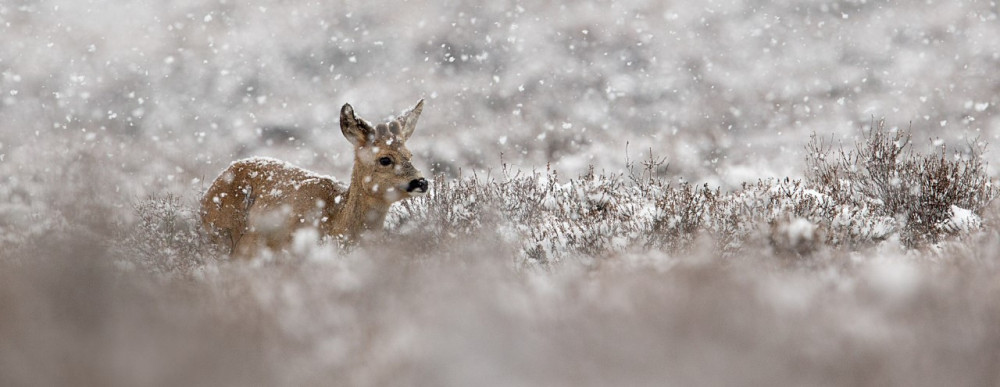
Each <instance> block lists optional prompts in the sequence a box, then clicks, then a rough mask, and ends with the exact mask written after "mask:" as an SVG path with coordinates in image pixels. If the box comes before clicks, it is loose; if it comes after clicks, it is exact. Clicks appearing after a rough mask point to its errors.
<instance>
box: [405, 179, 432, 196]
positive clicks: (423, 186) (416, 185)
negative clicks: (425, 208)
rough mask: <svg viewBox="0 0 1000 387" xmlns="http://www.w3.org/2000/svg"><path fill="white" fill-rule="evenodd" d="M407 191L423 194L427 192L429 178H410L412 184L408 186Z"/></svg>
mask: <svg viewBox="0 0 1000 387" xmlns="http://www.w3.org/2000/svg"><path fill="white" fill-rule="evenodd" d="M406 192H409V193H416V194H422V193H426V192H427V179H424V178H422V177H421V178H419V179H413V180H410V184H409V185H407V186H406Z"/></svg>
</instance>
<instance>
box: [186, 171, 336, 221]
mask: <svg viewBox="0 0 1000 387" xmlns="http://www.w3.org/2000/svg"><path fill="white" fill-rule="evenodd" d="M345 190H346V189H345V187H344V186H343V185H341V184H340V183H338V182H336V181H335V180H334V179H332V178H330V177H327V176H323V175H320V174H317V173H314V172H312V171H309V170H306V169H302V168H299V167H296V166H294V165H291V164H289V163H286V162H283V161H280V160H275V159H270V158H262V157H255V158H249V159H243V160H238V161H235V162H233V163H232V164H230V165H229V167H228V168H226V170H225V171H223V172H222V174H221V175H219V177H218V178H216V179H215V182H214V183H212V186H211V187H209V189H208V191H207V192H206V193H205V196H204V198H203V199H202V203H201V206H202V221H203V223H204V224H205V226H206V227H209V228H214V229H216V230H220V231H228V232H234V233H237V234H241V233H242V232H243V231H245V230H246V228H247V219H248V216H249V215H250V213H251V211H261V210H278V209H282V208H284V209H286V210H292V211H304V209H307V208H308V209H315V208H319V209H322V207H323V206H324V205H326V204H330V205H332V204H333V203H336V202H338V200H337V197H338V196H340V195H342V194H343V192H344V191H345ZM237 239H238V238H237Z"/></svg>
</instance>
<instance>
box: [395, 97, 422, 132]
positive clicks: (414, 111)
mask: <svg viewBox="0 0 1000 387" xmlns="http://www.w3.org/2000/svg"><path fill="white" fill-rule="evenodd" d="M423 110H424V100H423V99H421V100H420V101H419V102H417V105H416V106H414V107H413V108H411V109H410V110H407V111H405V112H403V115H402V117H401V121H403V130H402V132H401V133H400V135H401V136H402V137H403V141H406V140H407V139H409V138H410V135H412V134H413V129H416V128H417V118H420V112H421V111H423Z"/></svg>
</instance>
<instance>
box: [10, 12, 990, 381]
mask: <svg viewBox="0 0 1000 387" xmlns="http://www.w3.org/2000/svg"><path fill="white" fill-rule="evenodd" d="M13 3H16V4H13ZM13 3H11V2H7V3H0V36H2V37H3V41H4V44H2V45H0V269H2V270H0V299H2V300H8V301H11V302H12V304H11V305H13V309H11V313H4V314H3V315H2V316H0V342H11V343H13V344H14V345H13V346H7V347H4V348H0V359H30V360H31V361H29V362H24V361H22V362H13V363H11V362H0V385H8V384H9V385H68V384H79V383H80V380H77V379H76V378H75V376H79V375H80V374H85V375H90V376H93V377H94V378H96V380H101V381H103V382H105V383H106V384H120V385H142V384H149V383H148V382H149V380H179V381H181V382H182V383H183V382H184V381H190V380H188V379H186V378H195V379H198V380H201V381H207V383H209V384H234V385H246V384H253V383H261V382H262V381H266V383H268V384H279V385H310V384H316V381H318V380H322V381H329V380H338V381H339V380H343V381H344V382H343V383H345V384H351V385H386V384H390V385H391V384H417V385H564V384H579V385H643V384H648V385H662V384H669V385H691V384H716V385H733V384H741V383H745V382H746V380H754V381H760V384H801V385H816V384H827V385H830V384H832V385H837V384H857V375H866V376H870V377H871V380H891V381H893V382H896V383H894V384H903V385H917V384H930V385H942V384H956V385H961V384H982V380H976V379H975V378H976V377H977V375H992V374H994V373H995V371H994V370H992V369H991V368H989V367H990V366H992V365H991V364H985V363H984V362H982V361H979V360H977V359H986V358H989V356H991V354H992V352H991V351H993V350H995V349H994V348H990V347H989V346H988V345H986V346H984V345H983V344H982V343H996V342H998V338H997V336H996V329H995V327H996V326H997V322H998V316H997V315H996V308H995V307H994V306H993V304H991V303H990V302H989V301H990V300H991V299H992V298H990V297H988V296H989V295H990V294H994V293H995V291H996V285H995V284H996V283H998V282H997V278H998V275H997V271H996V268H997V267H1000V264H998V262H997V257H996V255H997V251H1000V250H998V249H997V248H996V247H997V243H996V235H995V234H996V230H993V229H992V227H993V225H991V223H994V222H993V220H992V219H995V216H996V214H995V212H996V210H995V209H993V207H995V206H993V207H987V208H972V206H968V205H966V204H963V203H956V205H951V206H950V208H949V211H950V213H948V214H946V215H945V218H946V219H944V220H943V221H941V222H940V223H939V224H936V225H933V226H935V227H937V230H940V232H941V240H940V241H936V242H935V243H934V244H933V245H931V246H930V247H927V248H926V249H916V250H909V249H908V248H907V247H906V246H903V243H902V242H901V239H900V235H901V233H902V232H903V231H904V230H905V228H906V227H907V226H908V225H907V224H906V223H905V222H906V221H905V218H903V217H900V218H896V217H894V216H887V215H885V214H884V213H882V212H880V211H879V206H880V205H884V203H881V202H879V201H877V200H872V201H871V202H866V204H859V205H855V204H850V205H845V204H843V203H836V201H835V200H834V198H833V197H832V196H831V195H830V194H828V193H825V192H826V191H822V190H820V189H818V188H816V187H812V186H809V185H807V184H799V183H798V179H800V178H802V177H803V176H804V175H805V173H806V172H807V171H806V168H807V165H806V164H805V163H804V162H803V161H802V160H804V159H805V157H804V156H805V154H806V153H807V150H805V149H804V145H805V144H806V143H807V142H808V141H809V135H810V134H812V133H817V134H818V135H819V136H821V137H823V138H829V139H830V141H831V143H832V144H834V145H835V146H836V145H845V147H846V148H847V149H850V144H852V143H853V142H854V141H855V140H856V139H859V138H863V136H864V134H865V133H867V132H866V131H865V130H863V128H864V127H867V126H869V125H871V122H872V121H873V120H877V119H879V118H882V117H885V118H886V119H887V121H888V122H889V124H890V126H896V127H899V128H906V129H909V130H911V131H912V132H913V138H914V144H915V147H917V146H919V147H926V148H935V149H940V147H946V148H947V149H949V150H952V149H955V150H959V151H960V152H959V153H961V152H964V151H965V150H966V149H967V148H968V141H969V139H973V138H978V139H981V141H984V142H989V143H992V144H994V146H995V144H996V143H997V141H996V139H997V138H1000V116H998V115H997V113H998V111H1000V110H998V109H997V106H998V103H1000V95H998V94H997V93H996V90H998V89H1000V77H998V75H997V72H996V68H997V61H998V58H1000V57H998V52H1000V50H998V47H997V44H998V42H1000V29H998V28H996V23H997V18H998V16H997V7H996V5H995V4H993V3H992V2H988V1H933V2H929V1H912V2H905V1H904V2H898V1H897V2H872V1H841V2H802V1H772V2H766V1H765V2H761V1H713V2H703V1H693V0H679V1H671V2H663V1H646V0H621V1H614V2H593V1H578V2H513V3H503V2H479V3H475V2H461V1H459V2H455V1H441V2H403V3H399V4H392V5H389V4H387V3H384V2H349V4H346V5H345V4H334V3H331V2H315V1H314V2H303V1H288V2H260V1H248V2H234V1H229V0H223V1H215V2H205V1H195V0H180V1H169V2H154V1H124V0H94V1H77V0H39V1H33V2H13ZM345 9H347V10H348V11H345ZM420 98H425V99H426V102H425V106H424V108H423V113H422V116H421V118H420V123H419V124H418V125H417V127H416V131H415V133H414V135H413V137H412V138H411V139H409V140H408V142H407V146H408V147H409V149H410V150H411V151H412V152H413V155H414V156H413V161H414V163H415V164H416V166H417V168H418V169H420V170H422V171H425V172H426V173H427V176H428V177H430V176H436V175H437V174H441V176H442V177H441V182H442V183H441V184H440V185H438V183H437V182H435V185H434V186H433V188H432V191H431V192H429V193H428V194H427V195H423V196H422V197H420V198H417V199H413V200H411V201H409V202H406V203H405V204H398V205H395V206H394V208H393V210H392V211H393V212H392V213H390V215H389V218H388V219H387V228H388V232H387V233H386V234H377V233H375V234H377V235H373V236H371V238H373V240H374V241H375V242H373V243H372V245H367V246H366V245H361V246H352V247H345V248H341V246H339V244H338V242H339V241H325V243H317V240H319V239H322V237H321V236H320V235H318V232H317V231H316V230H315V229H310V228H305V229H303V230H301V231H299V232H297V233H296V234H295V235H294V236H293V241H292V244H291V246H290V247H289V251H287V252H269V253H267V254H266V257H265V258H261V259H258V260H255V261H252V262H250V263H246V262H232V261H230V260H229V259H228V258H227V256H226V254H225V252H224V251H216V250H214V249H215V248H214V247H210V246H213V245H211V244H210V243H209V242H207V241H204V240H202V239H201V238H202V237H204V235H202V234H200V233H199V230H200V228H199V227H200V225H199V222H198V219H197V208H195V207H193V205H192V203H195V202H197V200H198V199H200V197H199V195H200V194H201V193H202V192H204V190H205V189H206V188H207V186H208V185H209V184H211V183H212V182H213V181H214V180H213V177H215V176H221V177H223V178H226V177H227V176H225V175H220V172H221V171H224V170H225V169H226V165H228V164H229V163H230V162H234V161H233V160H236V161H235V162H244V163H256V164H280V165H282V166H290V165H294V166H299V167H302V168H304V169H305V170H306V171H312V170H315V171H323V172H324V173H330V174H332V175H334V176H341V177H347V176H350V171H351V167H352V164H353V163H354V158H353V149H352V146H351V144H350V142H348V141H347V140H346V139H345V138H344V136H343V133H342V132H341V130H340V129H339V114H340V108H341V106H343V104H344V103H348V102H349V103H351V104H352V105H353V106H354V107H355V108H357V111H358V112H363V113H364V114H363V115H365V116H370V117H381V116H383V115H385V114H389V113H391V112H396V111H399V110H400V109H401V108H403V107H407V106H412V103H413V101H416V100H419V99H420ZM930 139H933V140H930ZM990 140H993V141H990ZM977 141H979V140H977ZM918 143H919V145H916V144H918ZM637 150H638V151H637ZM917 150H923V149H917ZM627 153H631V154H627ZM636 154H641V155H642V156H643V157H639V158H636V157H633V156H635V155H636ZM647 154H648V155H649V157H650V159H651V160H659V159H661V158H662V159H665V160H667V161H668V162H667V163H664V165H662V166H661V167H658V168H654V170H653V171H651V172H650V174H651V175H652V177H654V178H655V179H656V181H658V182H660V183H663V185H658V186H646V187H643V188H640V187H637V186H636V185H634V184H632V183H631V182H630V181H629V175H628V171H627V170H626V163H627V162H630V161H633V160H636V161H637V162H636V165H637V168H639V169H641V168H642V164H641V160H643V159H645V156H646V155H647ZM998 155H1000V152H996V151H995V150H991V151H989V152H987V153H986V154H985V155H984V157H985V161H987V162H990V163H992V164H991V165H997V164H998V161H1000V156H998ZM964 156H967V154H964ZM501 161H502V163H501ZM502 165H503V166H502ZM589 168H593V169H594V170H595V171H597V174H598V175H603V176H617V179H618V180H614V179H604V180H602V179H596V180H587V179H586V178H581V177H580V176H581V174H584V173H586V172H587V171H588V170H589ZM991 168H995V167H991ZM990 171H993V170H992V169H990ZM305 173H307V174H308V175H310V176H315V177H316V178H324V179H325V178H330V177H329V176H326V175H322V174H319V173H314V172H305ZM501 175H505V176H501ZM484 176H491V177H492V178H495V181H510V182H511V183H510V185H506V186H504V185H502V184H500V183H496V184H491V183H487V181H488V179H487V178H484ZM516 176H522V177H524V179H520V180H519V179H518V178H517V177H516ZM786 177H787V178H789V180H785V178H786ZM681 181H684V182H692V183H693V184H692V185H683V184H680V183H679V182H681ZM703 183H709V188H708V189H709V190H714V189H715V188H721V189H720V191H719V196H718V202H714V203H713V202H711V200H710V199H707V198H706V197H705V196H698V195H694V198H693V199H691V200H689V201H684V200H681V199H678V198H679V197H682V196H679V195H674V193H675V192H676V191H675V190H679V189H682V187H683V189H688V188H690V189H692V190H693V191H692V192H695V193H704V191H699V190H701V189H702V188H701V187H703V185H702V184H703ZM744 183H747V184H748V188H746V189H744V188H743V184H744ZM844 183H845V184H849V182H846V181H845V182H844ZM521 184H523V185H521ZM470 186H471V187H473V188H463V187H470ZM463 189H464V190H463ZM470 191H474V192H475V195H460V196H457V197H447V198H445V197H443V196H446V195H449V194H452V195H456V194H455V193H456V192H458V193H468V192H470ZM712 192H714V191H712ZM282 193H287V192H282ZM274 194H281V193H279V192H275V193H274ZM218 199H219V198H213V200H218ZM171 200H175V201H171ZM342 200H343V198H342V197H340V196H337V197H335V198H333V199H332V201H333V203H334V204H337V203H341V202H342ZM428 203H448V204H449V205H448V206H447V207H433V206H429V205H428ZM711 205H717V207H714V208H713V211H716V212H714V214H716V215H715V216H708V215H704V214H702V215H701V217H700V218H688V217H686V216H688V215H691V216H695V215H697V214H695V215H692V214H689V213H688V212H687V211H692V210H697V209H699V208H703V207H708V206H711ZM692 212H695V211H692ZM685 222H688V223H689V224H691V223H697V222H700V223H699V227H700V228H699V231H698V232H697V233H686V232H685V231H684V230H683V229H682V228H683V227H684V226H685ZM770 226H773V227H774V228H773V229H771V228H769V227H770ZM932 228H933V227H932ZM661 236H662V237H663V239H664V240H658V239H656V238H657V237H661ZM666 236H670V237H666ZM721 237H726V238H731V240H728V241H726V244H723V243H716V242H718V241H717V240H716V238H721ZM380 238H382V239H380ZM782 243H786V244H787V245H788V246H781V244H782ZM814 245H815V246H822V247H823V248H812V249H810V248H807V247H810V246H813V247H815V246H814ZM373 246H374V247H373ZM782 247H787V248H789V249H787V250H788V251H785V250H782ZM64 256H65V257H64ZM84 269H86V270H84ZM103 270H107V271H108V273H104V272H103ZM105 274H107V275H105ZM67 294H73V295H75V296H74V297H70V298H67V297H65V295H67ZM984 295H985V297H984ZM26 306H27V307H26ZM52 311H57V312H58V313H55V314H53V313H51V312H52ZM11 327H13V330H11V329H10V328H11ZM15 333H16V334H15ZM25 343H29V344H30V343H35V344H32V345H26V344H25ZM37 343H42V344H37ZM136 343H140V344H143V345H136ZM10 348H13V349H15V351H14V352H10ZM664 348H669V351H664ZM428 349H433V350H428ZM845 349H846V350H845ZM250 354H255V355H250ZM747 354H752V355H753V356H747ZM858 354H862V356H860V357H859V356H858ZM942 354H944V355H942ZM192 356H194V357H192ZM915 358H919V359H920V360H921V364H922V367H919V369H914V367H912V365H913V359H915ZM608 359H616V361H615V362H608V361H607V360H608ZM220 360H222V361H220ZM276 360H279V361H276ZM29 363H30V364H29ZM71 363H72V364H71ZM31 364H46V366H47V368H46V369H51V370H55V371H52V372H47V371H40V369H39V368H38V367H32V366H31ZM199 364H201V365H204V364H213V365H216V366H213V367H209V368H210V369H209V368H206V367H200V366H197V365H199ZM233 364H239V365H240V366H239V367H237V366H233ZM872 364H876V365H877V367H872ZM109 365H111V366H109ZM715 368H721V369H727V370H730V371H732V372H723V373H719V372H715V373H712V372H707V373H706V372H699V371H704V370H707V369H715ZM61 370H68V371H66V372H62V371H61ZM567 370H570V371H567ZM480 371H481V372H480ZM991 372H992V373H991ZM205 373H207V374H208V375H205V376H204V378H202V375H203V374H205ZM63 374H66V375H63ZM570 374H572V375H574V376H573V377H572V378H570V379H569V380H567V375H570ZM26 375H27V376H26ZM164 375H167V376H164ZM177 375H180V377H181V379H176V378H177ZM692 375H694V376H692ZM64 376H65V378H64ZM168 376H169V377H168ZM8 378H13V380H11V379H8ZM18 378H23V379H18ZM171 378H173V379H171ZM85 382H86V381H85ZM227 382H229V383H227ZM963 382H964V383H963ZM320 383H321V384H322V383H323V382H320ZM188 384H190V383H188Z"/></svg>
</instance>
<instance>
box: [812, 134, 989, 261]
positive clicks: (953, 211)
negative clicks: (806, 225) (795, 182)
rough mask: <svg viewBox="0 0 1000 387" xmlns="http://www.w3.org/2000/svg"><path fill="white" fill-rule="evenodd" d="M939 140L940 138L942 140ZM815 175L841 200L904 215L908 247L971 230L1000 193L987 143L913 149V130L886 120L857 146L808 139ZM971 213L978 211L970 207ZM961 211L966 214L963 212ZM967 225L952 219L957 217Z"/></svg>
mask: <svg viewBox="0 0 1000 387" xmlns="http://www.w3.org/2000/svg"><path fill="white" fill-rule="evenodd" d="M939 145H940V144H939ZM809 150H810V154H809V156H808V160H807V164H808V165H809V166H810V174H809V176H808V181H809V182H810V183H811V184H813V185H815V186H816V189H817V190H819V191H820V192H822V193H823V194H826V195H829V196H830V197H831V198H832V199H833V200H834V201H836V202H837V203H839V204H841V205H853V206H855V207H859V208H871V209H872V210H873V211H874V213H875V215H877V216H883V217H891V218H894V219H896V220H897V223H899V224H898V230H899V232H900V239H901V240H902V241H903V243H905V244H907V245H909V246H917V245H921V244H924V243H933V242H937V241H939V240H940V239H941V237H942V236H944V235H947V234H949V233H951V231H956V230H958V229H962V230H966V231H968V229H969V226H968V225H970V224H971V223H975V222H971V221H970V220H969V219H971V216H972V215H975V216H977V217H978V216H979V215H981V214H982V211H983V210H984V209H985V208H986V207H987V206H988V205H989V203H990V202H991V201H993V199H995V198H996V197H997V195H998V194H1000V190H998V189H997V185H996V183H995V182H994V181H993V179H991V178H990V177H989V175H987V173H986V165H985V162H984V161H983V159H982V157H981V155H982V153H983V152H984V151H985V145H983V144H975V143H973V144H970V145H969V146H968V149H967V150H966V151H965V152H963V153H954V154H949V152H947V149H946V148H945V146H944V145H940V151H939V152H936V153H932V154H922V153H918V152H915V151H913V147H912V143H911V141H910V134H909V133H907V132H906V131H905V130H902V129H893V130H890V129H887V128H886V127H885V121H884V120H880V121H878V123H877V124H874V125H872V126H871V128H870V132H869V133H868V134H867V135H866V137H865V138H864V139H863V140H860V141H858V143H857V144H856V145H855V149H854V150H849V151H845V150H844V149H840V150H839V151H837V152H835V153H834V154H832V155H831V154H830V152H829V151H830V146H828V145H825V144H823V142H822V141H821V140H819V139H818V138H816V137H814V138H813V142H812V143H810V145H809ZM970 212H971V213H970ZM957 218H962V219H957ZM956 222H957V223H961V224H962V225H963V226H949V224H952V223H956Z"/></svg>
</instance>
